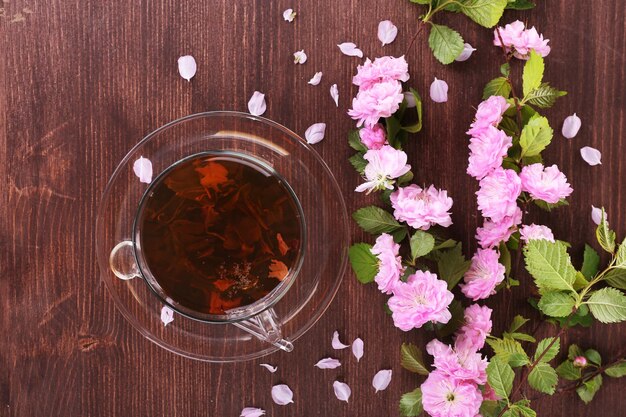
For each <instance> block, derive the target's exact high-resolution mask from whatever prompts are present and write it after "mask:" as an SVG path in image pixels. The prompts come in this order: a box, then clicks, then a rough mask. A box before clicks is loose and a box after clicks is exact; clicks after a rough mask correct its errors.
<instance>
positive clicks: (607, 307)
mask: <svg viewBox="0 0 626 417" xmlns="http://www.w3.org/2000/svg"><path fill="white" fill-rule="evenodd" d="M586 304H587V305H588V306H589V309H590V310H591V314H593V316H594V317H595V318H596V320H598V321H599V322H601V323H619V322H621V321H624V320H626V296H625V295H624V294H623V293H622V292H621V291H620V290H618V289H615V288H610V287H607V288H602V289H600V290H598V291H596V292H594V293H593V294H591V297H589V299H588V300H587V301H586Z"/></svg>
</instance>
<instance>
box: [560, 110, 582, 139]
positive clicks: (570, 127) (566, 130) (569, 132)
mask: <svg viewBox="0 0 626 417" xmlns="http://www.w3.org/2000/svg"><path fill="white" fill-rule="evenodd" d="M581 125H582V121H581V120H580V117H578V115H576V113H574V114H572V115H571V116H567V117H566V118H565V121H564V122H563V129H562V130H561V133H562V134H563V136H564V137H566V138H567V139H572V138H573V137H574V136H576V135H577V134H578V131H579V130H580V126H581Z"/></svg>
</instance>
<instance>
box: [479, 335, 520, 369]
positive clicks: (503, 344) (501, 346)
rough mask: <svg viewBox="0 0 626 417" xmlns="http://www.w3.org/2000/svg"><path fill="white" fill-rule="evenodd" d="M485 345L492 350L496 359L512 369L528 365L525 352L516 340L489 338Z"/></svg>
mask: <svg viewBox="0 0 626 417" xmlns="http://www.w3.org/2000/svg"><path fill="white" fill-rule="evenodd" d="M487 344H489V346H491V348H492V349H493V351H494V353H495V357H496V358H498V359H499V360H501V361H503V362H505V363H508V364H509V365H510V366H511V367H513V368H516V367H518V366H523V365H526V364H528V363H530V359H529V358H528V355H527V354H526V351H524V348H523V347H522V345H521V344H520V342H518V341H517V340H513V339H492V338H490V339H487Z"/></svg>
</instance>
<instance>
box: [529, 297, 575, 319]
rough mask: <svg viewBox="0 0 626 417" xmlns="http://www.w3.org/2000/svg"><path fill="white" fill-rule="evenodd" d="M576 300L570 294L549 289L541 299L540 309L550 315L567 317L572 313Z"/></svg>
mask: <svg viewBox="0 0 626 417" xmlns="http://www.w3.org/2000/svg"><path fill="white" fill-rule="evenodd" d="M575 304H576V300H575V299H574V298H573V297H572V296H571V295H570V294H569V293H565V292H560V291H558V292H557V291H549V292H546V293H544V294H543V296H542V297H541V300H539V305H538V306H539V310H541V311H542V312H543V314H545V315H546V316H550V317H567V316H569V315H570V314H571V312H572V309H573V308H574V305H575Z"/></svg>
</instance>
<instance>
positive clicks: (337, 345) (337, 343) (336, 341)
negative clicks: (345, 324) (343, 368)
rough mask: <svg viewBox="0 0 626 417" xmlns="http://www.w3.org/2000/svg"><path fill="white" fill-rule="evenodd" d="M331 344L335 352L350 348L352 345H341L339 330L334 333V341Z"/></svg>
mask: <svg viewBox="0 0 626 417" xmlns="http://www.w3.org/2000/svg"><path fill="white" fill-rule="evenodd" d="M331 344H332V346H333V349H335V350H340V349H345V348H347V347H349V346H350V345H344V344H343V343H341V341H340V340H339V332H338V331H337V330H335V332H334V333H333V339H332V342H331Z"/></svg>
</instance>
